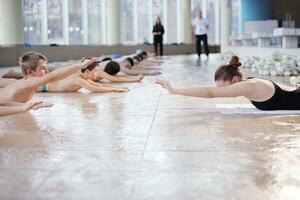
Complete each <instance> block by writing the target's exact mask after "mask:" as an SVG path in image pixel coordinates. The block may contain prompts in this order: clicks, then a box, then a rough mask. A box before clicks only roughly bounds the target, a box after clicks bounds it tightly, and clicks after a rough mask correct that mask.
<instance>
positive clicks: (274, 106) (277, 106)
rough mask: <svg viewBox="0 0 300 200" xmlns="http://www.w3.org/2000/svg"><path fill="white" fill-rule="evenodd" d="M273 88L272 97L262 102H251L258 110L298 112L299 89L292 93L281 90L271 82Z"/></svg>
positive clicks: (299, 106) (299, 101)
mask: <svg viewBox="0 0 300 200" xmlns="http://www.w3.org/2000/svg"><path fill="white" fill-rule="evenodd" d="M271 82H272V83H273V85H274V87H275V93H274V95H273V96H272V97H271V98H270V99H268V100H266V101H262V102H257V101H251V103H252V104H253V105H254V106H255V107H256V108H258V109H260V110H300V87H298V88H297V89H295V90H293V91H286V90H283V89H281V88H280V87H279V85H277V84H276V83H274V82H273V81H271Z"/></svg>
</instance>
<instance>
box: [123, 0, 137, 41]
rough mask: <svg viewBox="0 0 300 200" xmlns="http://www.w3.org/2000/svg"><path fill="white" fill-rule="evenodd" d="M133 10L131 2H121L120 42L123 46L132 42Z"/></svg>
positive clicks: (131, 0) (124, 0) (127, 0)
mask: <svg viewBox="0 0 300 200" xmlns="http://www.w3.org/2000/svg"><path fill="white" fill-rule="evenodd" d="M133 8H134V4H133V0H122V1H121V41H122V42H123V43H125V44H126V43H133V42H134V23H133V22H134V19H133V14H134V9H133Z"/></svg>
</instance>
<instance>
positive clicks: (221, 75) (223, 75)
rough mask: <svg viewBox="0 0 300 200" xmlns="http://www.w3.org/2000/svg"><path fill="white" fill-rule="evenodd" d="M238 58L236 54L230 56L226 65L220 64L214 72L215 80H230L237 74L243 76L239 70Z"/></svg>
mask: <svg viewBox="0 0 300 200" xmlns="http://www.w3.org/2000/svg"><path fill="white" fill-rule="evenodd" d="M241 65H242V64H241V63H240V59H239V57H237V56H232V57H231V59H230V62H229V64H228V65H222V66H220V67H219V68H218V69H217V71H216V72H215V81H218V80H223V81H231V80H232V79H233V77H235V76H238V77H240V78H242V77H243V74H242V73H241V72H240V66H241Z"/></svg>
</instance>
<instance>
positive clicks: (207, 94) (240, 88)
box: [155, 80, 255, 98]
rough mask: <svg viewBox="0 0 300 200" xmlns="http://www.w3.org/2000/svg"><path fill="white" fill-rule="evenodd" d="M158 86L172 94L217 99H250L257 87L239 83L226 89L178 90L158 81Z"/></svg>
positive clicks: (248, 83) (196, 88)
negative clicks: (241, 97)
mask: <svg viewBox="0 0 300 200" xmlns="http://www.w3.org/2000/svg"><path fill="white" fill-rule="evenodd" d="M155 83H157V84H159V85H161V86H162V87H163V88H165V89H167V90H168V91H169V92H170V93H172V94H180V95H184V96H193V97H203V98H217V97H238V96H245V97H248V98H249V97H250V96H252V95H253V93H254V90H255V87H253V83H251V82H247V81H244V82H239V83H235V84H232V85H229V86H226V87H216V86H203V87H195V88H176V87H173V86H172V85H171V83H170V82H169V81H165V80H156V82H155Z"/></svg>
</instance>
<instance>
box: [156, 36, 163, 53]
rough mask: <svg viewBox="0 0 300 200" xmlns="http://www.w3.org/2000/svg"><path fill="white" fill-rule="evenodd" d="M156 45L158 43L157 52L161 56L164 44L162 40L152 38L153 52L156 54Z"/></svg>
mask: <svg viewBox="0 0 300 200" xmlns="http://www.w3.org/2000/svg"><path fill="white" fill-rule="evenodd" d="M158 45H159V53H160V55H161V56H163V53H164V52H163V50H164V46H163V40H162V39H158V40H154V52H155V54H156V55H158V52H157V47H158Z"/></svg>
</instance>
